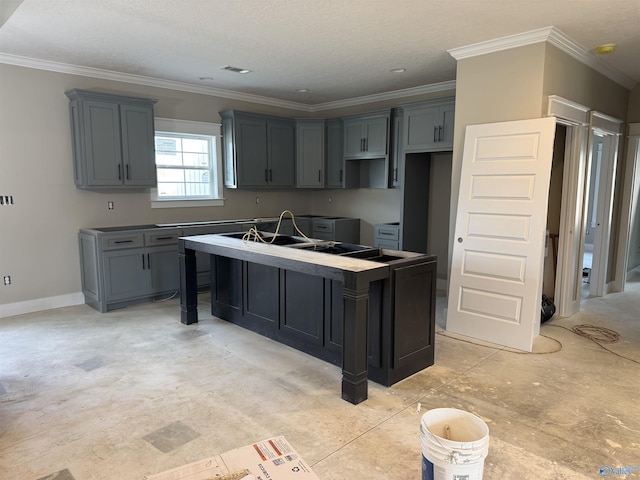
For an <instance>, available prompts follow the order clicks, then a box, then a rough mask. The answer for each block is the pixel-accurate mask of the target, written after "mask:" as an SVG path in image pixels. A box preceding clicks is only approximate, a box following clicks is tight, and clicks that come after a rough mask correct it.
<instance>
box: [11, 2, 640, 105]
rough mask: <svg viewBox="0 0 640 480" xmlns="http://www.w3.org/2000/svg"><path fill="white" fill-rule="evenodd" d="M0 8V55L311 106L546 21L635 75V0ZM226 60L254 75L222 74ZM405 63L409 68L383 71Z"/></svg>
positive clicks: (449, 68)
mask: <svg viewBox="0 0 640 480" xmlns="http://www.w3.org/2000/svg"><path fill="white" fill-rule="evenodd" d="M0 3H2V5H3V6H2V10H3V11H0V13H1V14H2V16H1V17H0V19H1V20H4V21H5V22H4V25H2V27H1V28H0V58H1V57H2V55H4V56H5V58H7V57H8V56H19V57H29V58H34V59H39V60H46V61H51V62H60V63H64V64H71V65H77V66H82V67H92V68H98V69H103V70H110V71H115V72H122V73H128V74H135V75H141V76H145V77H152V78H158V79H164V80H172V81H177V82H185V83H190V84H196V85H202V86H208V87H215V88H220V89H227V90H233V91H236V92H241V93H249V94H254V95H260V96H264V97H269V98H274V99H280V100H286V101H292V102H298V103H301V104H308V105H317V104H323V103H327V102H335V101H340V100H344V99H352V98H355V97H360V96H365V95H374V94H381V93H384V92H391V91H395V90H402V89H406V88H411V87H419V86H424V85H430V84H436V83H440V82H446V81H450V80H454V79H455V67H456V62H455V60H454V59H453V58H452V57H451V55H449V54H448V53H447V50H448V49H452V48H457V47H462V46H467V45H471V44H474V43H477V42H483V41H487V40H492V39H495V38H499V37H504V36H508V35H514V34H518V33H522V32H527V31H531V30H536V29H539V28H542V27H548V26H554V27H556V28H557V29H559V30H560V31H561V32H563V33H564V34H565V35H567V36H568V37H570V38H571V39H573V40H574V41H575V42H577V43H578V44H580V45H582V46H583V47H584V48H585V49H588V50H590V49H593V48H594V47H595V46H596V45H599V44H604V43H615V44H616V45H617V49H616V51H615V52H614V53H612V54H609V55H607V56H606V57H602V58H603V59H604V61H605V62H607V63H608V64H609V65H611V66H612V67H614V68H616V69H618V70H619V71H620V72H621V73H623V74H624V75H626V76H627V77H629V78H630V79H632V80H633V81H635V82H640V0H609V1H608V2H601V1H596V0H562V1H558V0H535V1H532V0H526V1H524V0H448V1H434V0H394V1H388V0H183V1H178V0H135V1H132V0H24V1H23V2H19V1H15V0H14V1H11V0H0ZM15 5H18V7H17V8H16V9H15V11H14V12H13V13H12V14H11V11H10V10H12V9H13V8H15ZM5 17H8V18H5ZM225 65H232V66H236V67H242V68H247V69H250V70H251V73H249V74H247V75H241V74H237V73H232V72H228V71H223V70H221V69H220V67H222V66H225ZM401 67H402V68H406V72H405V73H402V74H398V73H391V72H390V70H391V69H393V68H401ZM200 77H212V79H207V80H200ZM300 88H306V89H309V92H307V93H299V92H297V91H296V90H297V89H300Z"/></svg>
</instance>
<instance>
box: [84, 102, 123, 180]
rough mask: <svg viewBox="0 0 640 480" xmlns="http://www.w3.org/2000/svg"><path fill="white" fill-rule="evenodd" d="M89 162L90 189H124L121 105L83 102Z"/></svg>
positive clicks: (86, 152) (85, 139)
mask: <svg viewBox="0 0 640 480" xmlns="http://www.w3.org/2000/svg"><path fill="white" fill-rule="evenodd" d="M83 114H84V115H83V116H84V124H83V126H82V128H83V130H84V142H85V157H84V158H85V160H86V163H87V184H88V185H89V186H101V187H104V186H113V185H122V178H123V174H124V172H123V171H122V154H121V151H120V146H121V138H120V112H119V107H118V104H117V103H109V102H100V101H97V100H87V101H85V102H83Z"/></svg>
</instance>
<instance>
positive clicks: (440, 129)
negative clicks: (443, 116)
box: [438, 125, 444, 142]
mask: <svg viewBox="0 0 640 480" xmlns="http://www.w3.org/2000/svg"><path fill="white" fill-rule="evenodd" d="M443 133H444V128H443V127H442V125H440V126H439V127H438V141H439V142H441V141H442V140H444V139H443V138H442V134H443Z"/></svg>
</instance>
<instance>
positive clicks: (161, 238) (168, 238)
mask: <svg viewBox="0 0 640 480" xmlns="http://www.w3.org/2000/svg"><path fill="white" fill-rule="evenodd" d="M172 238H173V237H158V238H156V240H171V239H172Z"/></svg>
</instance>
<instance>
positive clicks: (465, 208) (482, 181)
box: [447, 117, 556, 351]
mask: <svg viewBox="0 0 640 480" xmlns="http://www.w3.org/2000/svg"><path fill="white" fill-rule="evenodd" d="M555 125H556V120H555V118H553V117H547V118H541V119H532V120H521V121H514V122H505V123H493V124H485V125H470V126H468V127H467V129H466V135H465V142H464V152H463V160H462V171H461V178H460V194H459V198H458V212H457V216H456V226H455V232H454V245H453V249H452V250H453V253H452V263H451V280H450V285H449V305H448V310H447V330H449V331H451V332H455V333H459V334H462V335H467V336H470V337H474V338H479V339H482V340H486V341H489V342H493V343H497V344H500V345H506V346H509V347H513V348H517V349H521V350H526V351H531V347H532V344H533V338H534V336H536V335H537V334H538V333H539V329H540V303H541V297H542V273H543V260H544V246H545V233H546V221H547V206H548V205H547V204H548V199H549V178H550V175H551V162H552V157H553V142H554V137H555Z"/></svg>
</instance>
